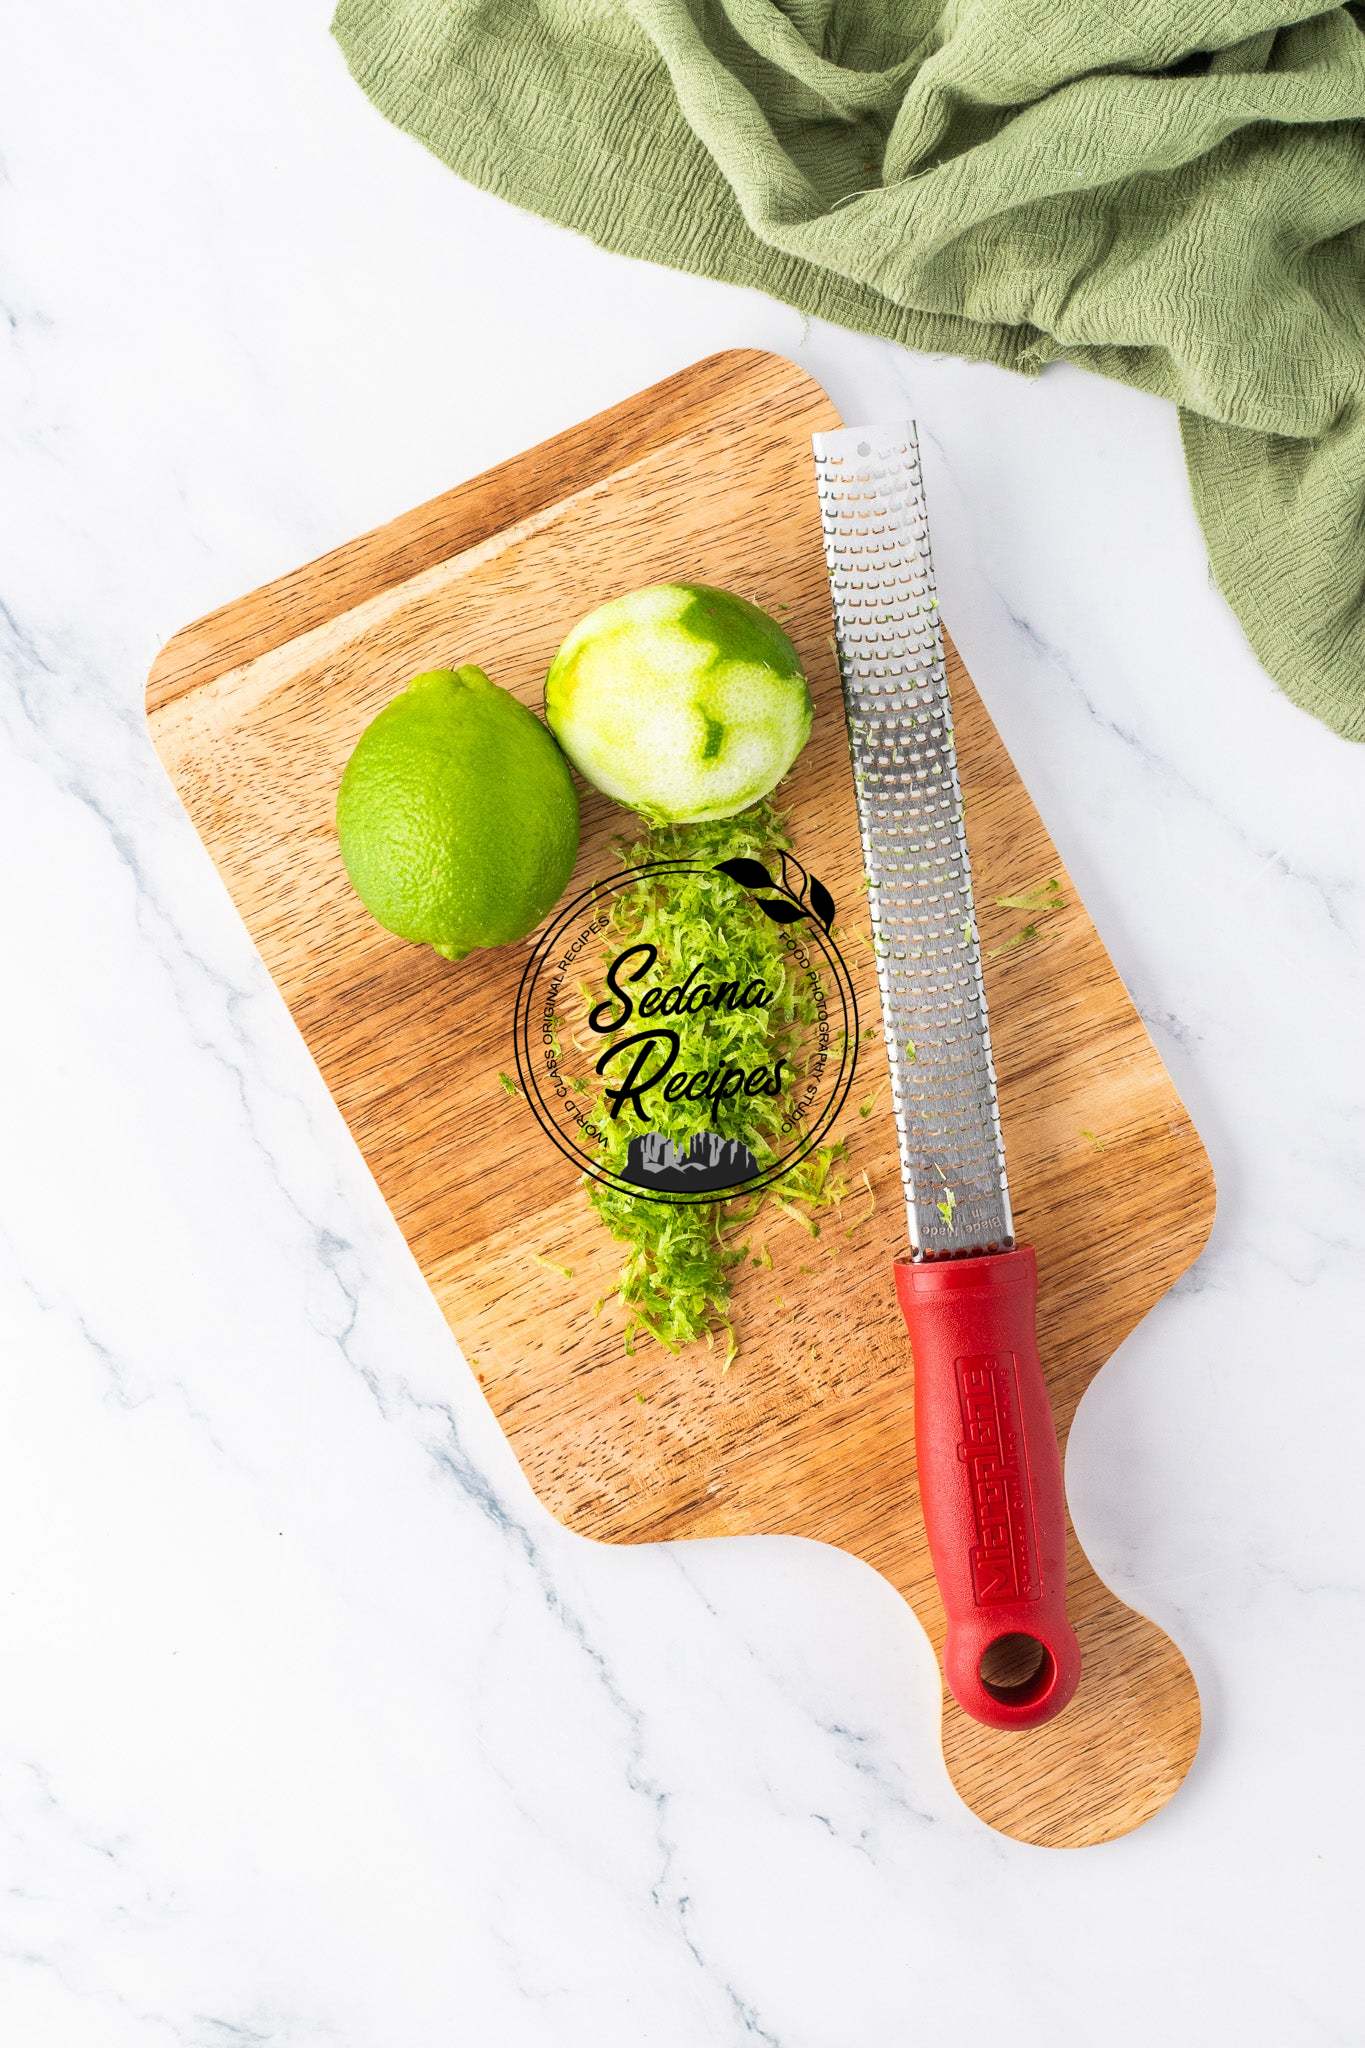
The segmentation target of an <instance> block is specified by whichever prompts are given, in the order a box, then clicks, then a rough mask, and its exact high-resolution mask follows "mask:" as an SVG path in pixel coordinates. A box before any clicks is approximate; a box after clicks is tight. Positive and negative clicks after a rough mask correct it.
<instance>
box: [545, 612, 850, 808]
mask: <svg viewBox="0 0 1365 2048" xmlns="http://www.w3.org/2000/svg"><path fill="white" fill-rule="evenodd" d="M545 716H546V718H547V719H548V720H549V722H550V725H551V727H552V729H553V731H554V733H555V736H556V738H557V739H558V741H559V743H560V745H561V746H562V747H563V749H564V751H565V753H566V754H567V755H568V757H569V759H570V760H571V761H572V762H573V764H574V766H575V768H577V770H578V771H579V773H580V775H582V776H584V777H585V778H586V779H587V780H588V781H589V782H591V783H593V784H595V786H596V787H597V788H598V789H601V790H604V791H605V792H606V794H607V795H608V796H611V797H615V798H616V800H617V802H618V803H623V804H629V806H630V807H631V809H632V810H635V811H639V812H640V814H641V816H642V817H645V818H647V819H649V820H650V821H651V822H653V823H656V824H663V823H668V824H682V823H690V822H696V821H699V820H701V819H706V818H729V817H733V816H734V814H735V813H736V812H737V811H744V810H747V809H748V807H749V805H750V804H755V803H757V802H758V801H759V799H760V798H761V797H765V796H766V795H767V794H768V792H769V790H771V789H772V787H773V786H774V784H775V783H776V782H778V781H779V780H780V779H781V777H782V776H784V775H785V774H786V772H787V770H788V769H789V768H790V767H791V764H792V762H793V761H794V760H795V759H796V757H797V755H798V754H799V753H800V751H801V749H802V747H804V745H805V744H806V741H807V739H808V738H809V737H810V727H811V700H810V690H809V689H808V687H807V684H806V678H805V676H804V675H803V674H802V672H801V663H800V661H799V659H798V657H797V653H796V649H795V648H794V647H793V646H792V643H791V641H790V640H789V639H788V638H787V636H786V634H785V633H784V632H783V631H782V628H781V627H780V626H779V625H778V624H777V622H776V620H774V619H770V618H769V617H768V614H767V613H766V612H764V611H760V610H759V608H758V606H757V605H756V604H750V603H749V601H748V599H747V598H743V597H736V596H734V595H733V594H732V593H731V592H729V591H726V590H712V589H711V588H710V587H709V586H708V585H706V584H702V583H655V584H650V585H648V586H647V587H646V588H645V589H643V590H633V591H630V592H629V593H628V594H627V595H626V596H625V597H617V598H613V599H612V600H611V602H610V603H609V604H604V605H600V606H599V607H598V608H597V610H596V611H593V612H589V614H588V616H587V617H586V618H585V619H582V620H580V622H579V623H578V625H576V626H575V627H574V629H573V631H572V632H571V633H570V634H569V636H568V638H567V640H565V642H564V644H563V646H562V647H561V648H560V650H559V652H558V654H557V655H556V656H555V658H554V661H553V663H552V664H551V667H550V673H549V676H548V677H547V678H546V683H545Z"/></svg>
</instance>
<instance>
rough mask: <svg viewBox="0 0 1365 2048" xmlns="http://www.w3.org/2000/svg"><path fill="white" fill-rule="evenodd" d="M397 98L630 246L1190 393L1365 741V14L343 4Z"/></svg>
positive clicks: (375, 81)
mask: <svg viewBox="0 0 1365 2048" xmlns="http://www.w3.org/2000/svg"><path fill="white" fill-rule="evenodd" d="M333 30H334V33H335V35H336V36H337V38H338V40H339V41H340V43H341V46H342V49H343V50H344V52H345V54H346V58H347V61H348V63H349V64H350V67H351V70H352V72H353V73H354V75H355V77H356V78H357V80H358V81H359V83H360V84H361V85H362V86H363V87H364V89H365V91H366V92H367V93H368V94H369V95H370V97H371V98H372V99H373V100H374V102H375V103H376V105H377V106H378V107H379V108H380V109H381V110H382V111H383V112H384V113H385V114H386V115H387V116H388V117H389V118H390V119H391V120H392V121H395V122H396V123H397V124H398V125H399V126H400V127H402V128H405V129H407V130H408V131H409V132H410V133H411V134H413V135H415V136H418V137H419V138H420V139H421V140H422V141H423V142H425V143H426V144H427V145H428V146H429V147H430V148H431V149H433V150H434V151H435V152H436V153H437V155H438V156H440V157H442V158H444V160H445V161H446V162H447V163H448V164H450V165H451V166H452V167H453V168H454V169H455V170H457V171H459V172H460V174H461V175H462V176H464V177H466V178H468V179H470V180H472V181H473V182H474V183H475V184H477V185H480V186H482V187H484V188H485V189H486V190H488V191H491V192H496V193H499V194H500V195H501V196H502V197H504V198H506V199H509V200H512V201H514V202H515V203H516V204H518V205H520V206H524V207H528V208H530V209H532V210H533V211H535V212H536V213H540V214H544V215H546V216H548V217H549V218H550V219H552V220H555V221H560V222H562V223H564V224H565V225H567V226H570V227H573V228H577V229H579V230H581V231H582V232H583V233H584V234H586V235H589V236H591V238H592V239H593V240H594V241H595V242H598V243H600V244H602V245H603V246H604V247H606V248H609V249H616V250H621V251H624V252H625V253H627V254H629V255H632V256H643V257H649V258H653V259H655V260H656V261H659V262H663V263H671V264H673V265H675V266H677V267H678V268H680V269H684V270H689V271H695V272H700V273H703V274H705V275H707V276H710V277H718V278H726V279H729V280H731V281H733V282H735V283H738V284H748V285H757V286H760V287H761V288H762V289H764V290H766V291H769V292H771V293H773V294H774V295H775V296H777V297H779V298H782V299H785V300H787V301H789V302H790V303H791V304H792V305H795V306H799V307H800V308H802V309H803V310H804V311H806V312H810V313H816V314H819V315H821V316H822V317H823V318H825V319H829V320H835V321H839V322H841V323H842V324H844V325H845V326H849V327H856V328H860V329H863V330H865V331H866V332H869V333H873V334H881V335H888V336H890V337H891V338H893V339H894V340H897V341H901V342H904V343H907V344H909V345H910V346H912V347H915V348H918V349H926V350H933V351H938V352H950V353H954V354H958V355H963V356H971V357H976V358H980V359H984V360H987V361H990V362H995V363H1001V364H1004V365H1005V366H1006V367H1008V368H1010V369H1014V370H1022V371H1026V372H1036V371H1038V370H1040V369H1042V368H1043V367H1044V366H1045V365H1046V364H1048V363H1050V362H1053V361H1056V360H1058V359H1059V358H1065V359H1066V360H1067V361H1069V362H1073V363H1080V364H1083V365H1085V366H1086V367H1087V368H1089V369H1092V370H1098V371H1100V372H1101V373H1102V374H1103V375H1105V376H1109V377H1117V378H1120V379H1122V380H1123V382H1125V383H1127V384H1132V385H1136V386H1137V387H1138V388H1139V389H1141V390H1143V391H1152V392H1157V393H1159V394H1161V395H1162V396H1164V397H1166V398H1170V399H1173V400H1174V401H1175V403H1176V404H1177V405H1178V406H1179V408H1180V420H1181V428H1182V432H1183V436H1184V445H1185V453H1186V458H1187V461H1188V465H1189V473H1190V481H1191V484H1192V486H1193V490H1194V498H1195V504H1196V506H1197V508H1198V512H1199V516H1200V519H1201V520H1202V522H1203V526H1204V532H1205V535H1206V537H1207V541H1208V548H1209V555H1210V558H1211V561H1212V564H1213V569H1214V574H1215V575H1216V577H1217V579H1218V582H1219V584H1220V585H1221V587H1222V589H1223V590H1224V592H1225V593H1226V595H1227V597H1228V598H1229V600H1230V601H1231V603H1232V604H1233V606H1234V607H1235V608H1236V610H1237V612H1238V614H1239V615H1240V617H1241V619H1242V622H1243V624H1244V626H1245V628H1246V631H1247V634H1248V636H1249V638H1250V640H1251V642H1252V645H1253V646H1254V647H1255V649H1256V651H1257V653H1258V654H1259V656H1260V658H1261V660H1262V661H1263V662H1264V664H1265V666H1266V668H1267V669H1268V670H1269V671H1270V673H1271V675H1273V676H1274V677H1275V678H1276V679H1277V681H1278V682H1279V683H1280V684H1281V685H1282V686H1283V687H1284V689H1285V690H1286V691H1287V692H1288V693H1289V695H1290V696H1291V697H1292V698H1293V699H1294V700H1295V701H1296V702H1297V703H1299V704H1302V705H1303V706H1304V707H1305V708H1306V709H1308V710H1309V711H1311V712H1314V713H1315V714H1316V715H1317V716H1318V717H1319V718H1322V719H1324V720H1325V721H1326V722H1327V723H1328V724H1329V725H1331V726H1333V727H1334V728H1335V729H1336V730H1337V731H1338V732H1340V733H1344V734H1346V735H1347V736H1348V737H1350V738H1352V739H1362V738H1365V9H1362V8H1361V7H1359V6H1338V7H1328V8H1326V9H1323V8H1322V7H1321V6H1320V5H1317V6H1315V5H1313V4H1312V0H1183V4H1182V0H1134V4H1132V5H1129V6H1119V5H1116V4H1115V0H941V4H934V0H783V4H782V5H777V4H775V0H341V5H340V6H339V7H338V9H337V14H336V19H335V22H334V24H333Z"/></svg>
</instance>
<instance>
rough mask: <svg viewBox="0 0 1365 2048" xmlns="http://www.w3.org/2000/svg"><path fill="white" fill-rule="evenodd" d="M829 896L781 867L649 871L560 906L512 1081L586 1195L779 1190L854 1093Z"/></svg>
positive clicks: (529, 978) (737, 863) (851, 1019)
mask: <svg viewBox="0 0 1365 2048" xmlns="http://www.w3.org/2000/svg"><path fill="white" fill-rule="evenodd" d="M834 915H835V906H834V901H833V898H832V897H831V896H830V893H829V891H828V890H827V889H826V888H825V887H824V885H823V883H821V882H820V881H819V880H818V879H817V877H816V876H814V875H811V874H809V873H807V871H806V869H805V868H803V867H802V866H801V864H800V862H799V861H797V860H796V858H795V856H794V855H793V854H791V853H790V852H788V851H779V852H775V853H772V854H767V855H765V857H764V859H762V860H759V859H757V858H749V857H739V856H736V857H734V858H732V859H728V860H722V861H719V862H714V863H713V862H710V861H707V860H700V859H698V860H690V859H677V860H661V861H652V862H647V863H645V864H643V865H641V866H637V867H632V868H627V869H625V870H624V871H623V872H622V873H620V874H617V875H614V876H612V877H610V878H609V879H607V880H603V881H599V882H596V883H594V884H593V886H592V887H591V888H589V889H586V890H584V891H583V893H582V894H581V895H579V896H576V897H575V898H574V899H573V900H572V901H571V902H569V903H567V904H565V905H563V906H562V907H561V909H560V910H559V911H558V912H557V914H556V915H555V917H554V918H553V919H552V920H551V922H550V924H549V925H548V926H547V927H546V929H545V931H544V932H543V933H542V934H541V937H540V939H539V940H538V941H537V943H536V946H535V948H534V950H533V951H532V954H531V957H530V959H529V960H528V961H527V964H526V968H525V971H524V973H523V975H522V979H521V986H520V988H519V990H518V993H517V1006H516V1062H517V1072H518V1076H519V1079H520V1081H521V1085H522V1088H523V1090H524V1091H525V1094H526V1098H527V1101H528V1102H529V1103H530V1105H531V1108H532V1110H533V1111H534V1113H535V1116H536V1119H537V1122H538V1123H539V1125H540V1127H541V1129H542V1130H543V1131H544V1133H545V1135H546V1137H547V1138H549V1139H550V1140H551V1142H552V1143H553V1144H555V1145H556V1146H557V1147H558V1149H559V1150H560V1151H561V1152H562V1153H564V1154H565V1155H566V1157H568V1158H569V1159H571V1160H573V1162H574V1163H575V1164H576V1165H577V1166H579V1167H581V1168H582V1170H583V1172H584V1173H586V1174H587V1175H589V1176H590V1177H591V1178H592V1179H593V1180H596V1181H601V1182H603V1183H605V1184H606V1185H607V1186H609V1187H613V1188H616V1189H618V1190H619V1191H621V1192H622V1193H625V1194H629V1195H632V1196H638V1197H639V1198H640V1199H641V1200H644V1201H656V1202H675V1203H678V1202H682V1203H686V1202H716V1201H724V1200H726V1199H728V1198H729V1197H731V1196H734V1195H742V1194H745V1193H747V1192H750V1191H756V1190H757V1189H759V1188H761V1187H764V1186H766V1185H767V1184H768V1183H769V1182H770V1181H774V1180H777V1179H779V1178H780V1177H781V1176H782V1175H783V1174H784V1173H786V1172H787V1171H789V1169H790V1168H791V1167H793V1166H794V1165H796V1164H797V1162H798V1161H799V1160H801V1159H803V1158H804V1157H805V1156H806V1154H807V1153H808V1152H810V1151H811V1150H812V1149H813V1148H814V1147H815V1146H816V1145H818V1144H819V1142H820V1140H821V1139H822V1137H824V1135H825V1134H826V1133H827V1132H828V1130H829V1128H830V1126H831V1124H832V1123H833V1121H834V1119H835V1117H836V1116H837V1115H838V1113H839V1110H840V1108H841V1107H842V1105H843V1102H844V1099H845V1097H846V1096H847V1094H848V1091H849V1088H850V1086H851V1084H852V1080H853V1068H854V1062H855V1060H856V1057H857V1050H858V1010H857V1002H856V999H855V997H854V992H853V983H852V980H851V977H850V975H849V972H848V969H847V967H846V966H845V964H844V961H843V959H842V957H841V955H840V953H839V949H838V946H837V944H836V943H835V939H834V931H833V927H834Z"/></svg>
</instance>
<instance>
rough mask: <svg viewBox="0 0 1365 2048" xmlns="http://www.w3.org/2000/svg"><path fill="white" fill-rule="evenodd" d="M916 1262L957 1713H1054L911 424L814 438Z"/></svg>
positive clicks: (1038, 1717)
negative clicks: (959, 1711) (962, 1711)
mask: <svg viewBox="0 0 1365 2048" xmlns="http://www.w3.org/2000/svg"><path fill="white" fill-rule="evenodd" d="M815 460H816V470H817V475H818V478H819V488H820V510H821V518H822V520H823V524H824V538H825V559H826V561H827V563H828V566H829V579H830V586H831V589H832V592H833V597H834V621H835V626H836V629H837V634H838V645H839V665H840V668H841V670H842V673H843V681H844V700H845V705H846V708H847V712H848V730H849V742H850V745H851V747H852V750H853V774H854V784H855V787H856V789H857V795H858V822H859V826H860V829H861V832H862V841H863V862H864V866H865V867H866V870H867V882H868V893H869V898H870V906H871V913H872V935H873V946H874V949H875V952H876V960H877V979H878V983H879V986H880V990H881V999H882V1019H883V1023H884V1025H885V1027H886V1041H887V1057H888V1061H889V1064H890V1069H891V1092H892V1100H893V1103H894V1107H895V1114H896V1133H897V1140H898V1143H899V1146H900V1160H901V1175H902V1178H903V1180H904V1182H905V1199H906V1207H907V1209H908V1210H909V1215H910V1244H911V1256H910V1257H909V1258H908V1259H898V1260H897V1261H896V1266H895V1282H896V1294H897V1297H898V1299H899V1301H900V1306H901V1311H902V1314H903V1315H904V1317H905V1325H906V1329H907V1331H908V1332H909V1336H910V1346H911V1351H912V1353H913V1355H914V1368H915V1371H914V1390H915V1458H916V1476H917V1478H918V1482H919V1498H920V1506H921V1508H922V1510H923V1514H924V1527H925V1533H926V1535H927V1536H928V1539H929V1549H930V1552H931V1554H932V1556H933V1560H934V1575H935V1577H936V1578H937V1580H938V1585H939V1591H940V1592H941V1594H942V1596H943V1607H944V1616H945V1621H946V1629H945V1634H944V1639H943V1670H944V1676H945V1678H946V1679H947V1682H948V1687H949V1690H950V1691H951V1692H952V1694H953V1697H954V1698H955V1699H956V1700H957V1702H958V1704H959V1705H960V1706H961V1707H962V1708H963V1709H964V1710H965V1711H966V1712H967V1713H968V1714H970V1715H971V1716H972V1717H973V1719H975V1720H978V1721H983V1722H985V1723H987V1724H988V1725H990V1726H992V1727H999V1728H1014V1729H1025V1728H1035V1727H1038V1726H1040V1725H1041V1724H1042V1723H1043V1722H1045V1721H1050V1720H1051V1719H1052V1717H1053V1716H1054V1715H1055V1714H1059V1713H1061V1712H1062V1710H1063V1709H1064V1708H1065V1706H1066V1704H1067V1702H1068V1701H1069V1700H1070V1699H1071V1698H1072V1696H1073V1695H1074V1693H1075V1690H1076V1687H1077V1685H1078V1683H1079V1682H1080V1674H1081V1659H1080V1646H1079V1644H1078V1642H1077V1639H1076V1633H1075V1630H1074V1629H1073V1628H1072V1626H1071V1623H1070V1621H1069V1620H1068V1618H1067V1609H1066V1594H1067V1539H1066V1496H1065V1493H1064V1490H1063V1486H1062V1465H1061V1457H1060V1455H1059V1452H1058V1447H1057V1434H1056V1430H1055V1428H1054V1426H1053V1418H1052V1410H1051V1406H1050V1404H1049V1401H1048V1392H1047V1381H1046V1377H1045V1375H1044V1373H1043V1368H1042V1362H1041V1359H1040V1357H1039V1353H1038V1337H1037V1316H1036V1312H1037V1298H1038V1274H1037V1261H1036V1259H1035V1257H1034V1253H1033V1249H1032V1247H1031V1246H1029V1245H1016V1244H1015V1242H1014V1225H1013V1222H1012V1220H1011V1217H1010V1198H1009V1188H1008V1186H1007V1184H1006V1180H1005V1153H1004V1146H1003V1144H1002V1142H1001V1137H1000V1115H999V1108H998V1105H997V1101H996V1092H995V1069H994V1066H993V1064H992V1061H991V1036H990V1027H989V1025H988V1023H987V1021H986V993H985V989H984V986H983V984H982V979H981V947H980V943H979V941H978V939H977V932H976V915H975V911H974V908H973V903H972V874H971V866H970V863H969V861H968V857H967V835H966V829H965V826H964V823H963V817H962V791H961V789H960V788H959V786H958V779H957V751H956V748H955V745H954V742H953V712H952V705H951V703H950V702H949V697H948V677H947V670H946V668H945V666H944V659H943V633H942V629H941V627H940V625H939V617H938V597H937V594H936V592H935V589H934V565H933V558H932V556H931V554H930V551H929V522H928V518H927V516H926V512H925V504H924V485H923V482H922V480H921V476H920V461H919V442H918V439H917V436H916V433H915V429H914V426H913V425H912V424H911V423H910V422H908V421H903V422H896V423H894V424H892V425H888V426H877V427H845V428H843V429H841V430H840V431H839V432H837V433H831V434H817V435H816V437H815Z"/></svg>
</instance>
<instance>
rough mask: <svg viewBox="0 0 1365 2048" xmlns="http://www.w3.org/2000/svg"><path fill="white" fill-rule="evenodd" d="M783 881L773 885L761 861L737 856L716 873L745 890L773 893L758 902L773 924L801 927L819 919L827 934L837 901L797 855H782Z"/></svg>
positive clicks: (720, 866) (718, 865) (719, 867)
mask: <svg viewBox="0 0 1365 2048" xmlns="http://www.w3.org/2000/svg"><path fill="white" fill-rule="evenodd" d="M780 858H781V861H782V880H781V881H780V882H777V881H774V879H773V877H772V876H771V875H770V874H769V873H768V870H767V869H766V868H765V867H764V865H763V863H762V861H760V860H747V859H745V858H744V857H743V856H742V855H736V856H735V858H734V859H733V860H721V861H717V862H716V872H717V873H718V874H722V875H728V876H729V877H730V879H731V881H732V882H738V883H739V884H740V886H741V888H744V889H750V890H754V889H771V890H772V891H773V894H772V896H770V897H769V896H760V897H758V898H757V902H758V907H759V909H760V910H761V911H762V912H763V915H764V916H765V917H768V918H771V919H772V921H773V923H774V924H799V923H800V921H801V920H802V918H805V917H812V916H814V917H817V918H819V920H820V923H821V924H822V925H823V926H824V928H825V930H826V931H828V930H829V928H830V926H831V925H832V924H833V922H834V898H833V897H832V896H831V895H830V893H829V890H828V889H827V888H826V887H825V885H824V883H823V882H822V881H820V879H819V878H818V876H816V875H811V874H807V872H806V870H805V869H804V868H803V867H802V865H801V863H800V861H799V860H798V859H797V858H796V855H795V854H794V853H787V852H786V851H785V850H784V851H783V852H782V854H781V856H780Z"/></svg>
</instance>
